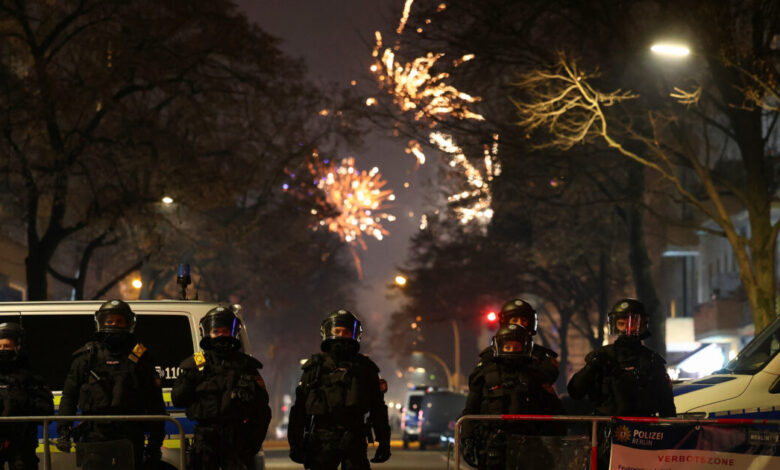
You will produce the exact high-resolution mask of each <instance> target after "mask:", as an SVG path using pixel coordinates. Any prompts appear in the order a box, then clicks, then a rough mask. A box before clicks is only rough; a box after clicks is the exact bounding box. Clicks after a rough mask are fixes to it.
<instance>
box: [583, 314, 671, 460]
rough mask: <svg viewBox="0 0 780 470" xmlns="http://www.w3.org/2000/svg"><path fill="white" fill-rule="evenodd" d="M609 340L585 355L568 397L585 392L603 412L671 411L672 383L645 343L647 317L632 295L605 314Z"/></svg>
mask: <svg viewBox="0 0 780 470" xmlns="http://www.w3.org/2000/svg"><path fill="white" fill-rule="evenodd" d="M607 319H608V323H609V332H610V334H611V335H617V339H616V340H615V342H614V344H610V345H607V346H602V347H600V348H598V349H596V350H594V351H591V352H590V353H589V354H588V355H587V356H586V357H585V367H583V368H582V369H581V370H580V371H579V372H577V373H576V374H574V376H573V377H572V378H571V380H570V381H569V385H568V390H569V395H570V396H571V397H572V398H574V399H582V398H585V396H587V397H588V398H590V400H591V401H592V402H593V404H594V405H595V407H596V413H597V414H599V415H604V416H660V417H670V416H675V415H676V410H675V407H674V396H673V394H672V384H671V380H670V379H669V376H668V375H667V373H666V366H665V363H666V361H664V359H663V358H662V357H661V356H660V355H658V354H657V353H656V352H654V351H653V350H651V349H649V348H647V347H645V346H644V345H643V344H642V340H643V339H645V338H647V337H648V336H650V332H649V330H648V315H647V312H646V311H645V307H644V305H643V304H642V303H641V302H640V301H638V300H636V299H622V300H620V301H618V302H617V303H616V304H615V305H614V307H612V310H610V312H609V313H608V315H607ZM599 454H600V455H599V468H606V465H608V463H609V434H608V429H607V428H604V429H602V437H601V443H600V448H599Z"/></svg>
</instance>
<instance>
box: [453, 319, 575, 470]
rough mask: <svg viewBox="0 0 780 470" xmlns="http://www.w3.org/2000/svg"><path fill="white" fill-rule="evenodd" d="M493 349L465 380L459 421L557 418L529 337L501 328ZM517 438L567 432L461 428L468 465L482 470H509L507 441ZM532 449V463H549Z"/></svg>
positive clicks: (508, 426) (536, 427)
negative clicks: (494, 417)
mask: <svg viewBox="0 0 780 470" xmlns="http://www.w3.org/2000/svg"><path fill="white" fill-rule="evenodd" d="M491 349H492V350H493V354H492V356H491V357H490V360H489V361H482V362H480V363H479V364H477V367H476V369H474V371H473V372H472V373H471V375H470V376H469V394H468V397H467V398H466V407H465V409H464V410H463V415H479V414H491V415H495V414H558V413H560V412H561V409H560V401H559V400H557V396H555V400H552V399H551V396H550V393H549V392H548V391H547V390H546V389H545V387H544V383H543V382H542V381H541V380H540V377H539V375H538V373H537V372H536V371H535V370H534V366H533V362H534V360H533V359H532V351H533V349H534V343H533V336H532V335H531V333H530V332H529V331H528V330H527V329H526V328H524V327H522V326H520V325H518V324H514V323H510V324H508V325H506V326H502V327H501V328H499V330H498V331H497V332H496V335H495V336H494V337H493V341H492V345H491ZM515 434H519V435H525V436H528V435H557V434H565V428H564V429H562V428H561V426H560V425H556V424H546V423H527V422H513V423H504V424H493V423H479V422H475V421H467V422H465V423H464V424H463V434H462V437H461V445H462V446H463V454H464V458H465V460H466V462H467V463H468V464H469V465H471V466H473V467H476V468H479V469H483V470H484V469H496V470H497V469H502V470H503V469H504V468H507V462H506V458H507V442H508V437H509V436H511V435H515ZM530 447H531V448H533V449H535V451H534V452H535V453H536V455H534V458H533V459H532V460H534V462H536V463H538V464H542V463H543V462H544V461H545V459H546V458H549V456H548V455H547V454H546V451H544V448H543V446H541V445H538V444H537V445H534V446H530ZM529 452H530V451H529ZM529 465H530V462H529ZM513 468H514V467H513ZM524 468H525V467H524ZM534 468H537V467H534ZM538 468H541V467H538Z"/></svg>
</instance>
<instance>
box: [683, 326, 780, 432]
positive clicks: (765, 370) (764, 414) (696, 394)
mask: <svg viewBox="0 0 780 470" xmlns="http://www.w3.org/2000/svg"><path fill="white" fill-rule="evenodd" d="M778 352H780V317H777V318H775V320H774V321H773V322H772V323H770V324H769V326H767V327H766V328H764V330H763V331H761V332H759V333H758V335H756V337H755V338H754V339H753V341H751V342H750V343H748V344H747V346H745V348H744V349H743V350H742V351H741V352H740V353H739V354H737V356H736V357H735V358H734V359H732V360H731V361H729V363H728V364H726V367H724V368H723V369H721V370H719V371H717V372H715V373H714V374H711V375H709V376H707V377H702V378H700V379H696V380H692V381H686V382H683V383H679V384H676V385H675V386H674V404H675V407H676V408H677V415H678V416H685V417H691V418H723V417H729V418H751V419H757V418H766V419H780V354H778Z"/></svg>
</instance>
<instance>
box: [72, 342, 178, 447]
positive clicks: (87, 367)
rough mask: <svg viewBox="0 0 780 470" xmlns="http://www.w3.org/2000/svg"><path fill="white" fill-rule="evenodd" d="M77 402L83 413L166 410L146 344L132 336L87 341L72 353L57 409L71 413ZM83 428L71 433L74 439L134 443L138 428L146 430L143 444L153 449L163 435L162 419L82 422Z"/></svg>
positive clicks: (161, 439)
mask: <svg viewBox="0 0 780 470" xmlns="http://www.w3.org/2000/svg"><path fill="white" fill-rule="evenodd" d="M77 407H78V409H81V412H82V413H83V414H85V415H108V414H117V415H120V414H122V415H132V414H150V415H164V414H167V413H166V411H165V402H164V401H163V396H162V388H161V379H160V375H159V374H158V373H157V371H156V370H155V368H154V364H153V363H152V360H151V359H150V358H149V352H148V351H147V350H146V348H145V347H144V346H143V345H142V344H140V343H138V344H135V341H131V342H128V343H127V345H126V346H124V347H117V348H115V349H112V348H109V347H108V345H107V344H106V343H104V342H101V341H90V342H89V343H87V344H86V345H84V346H83V347H82V348H80V349H78V350H77V351H76V352H74V353H73V361H72V362H71V365H70V372H68V376H67V377H66V378H65V385H64V386H63V387H62V401H61V402H60V410H59V414H61V415H75V414H76V409H77ZM66 425H70V423H59V427H60V429H62V427H63V426H66ZM80 427H81V426H80ZM84 428H85V429H86V431H85V432H86V435H84V436H81V438H80V436H79V434H80V433H79V432H77V433H76V440H77V441H78V440H84V439H86V440H105V439H117V438H122V437H128V438H133V439H134V441H135V442H137V439H138V435H139V433H143V431H149V432H150V436H149V446H150V447H151V448H159V447H160V446H161V445H162V442H163V438H164V437H165V423H164V422H162V421H160V422H144V423H133V422H128V423H127V424H125V423H100V424H97V423H95V424H92V423H89V422H84ZM82 434H83V433H82Z"/></svg>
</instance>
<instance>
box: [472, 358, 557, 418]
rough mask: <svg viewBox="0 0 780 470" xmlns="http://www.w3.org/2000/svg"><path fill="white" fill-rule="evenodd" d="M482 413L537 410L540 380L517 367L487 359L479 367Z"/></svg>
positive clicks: (536, 411) (532, 411)
mask: <svg viewBox="0 0 780 470" xmlns="http://www.w3.org/2000/svg"><path fill="white" fill-rule="evenodd" d="M482 375H483V377H484V383H483V386H482V387H483V388H482V403H481V405H480V412H481V413H482V414H525V413H538V412H539V411H540V410H539V408H540V404H541V400H540V399H541V398H542V396H541V393H540V392H541V384H536V383H533V382H532V380H533V379H532V377H530V376H529V374H526V373H524V372H523V371H522V370H521V369H520V368H518V367H507V366H505V365H503V364H500V363H498V362H497V361H490V362H488V363H487V364H485V366H484V368H483V369H482Z"/></svg>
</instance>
